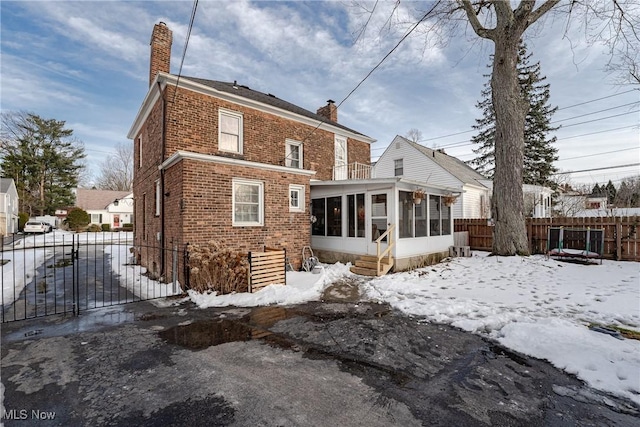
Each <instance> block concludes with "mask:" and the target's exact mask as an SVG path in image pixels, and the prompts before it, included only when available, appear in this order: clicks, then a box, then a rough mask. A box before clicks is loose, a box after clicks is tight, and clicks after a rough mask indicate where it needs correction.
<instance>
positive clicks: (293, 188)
mask: <svg viewBox="0 0 640 427" xmlns="http://www.w3.org/2000/svg"><path fill="white" fill-rule="evenodd" d="M294 192H296V193H298V206H294V205H293V198H292V197H291V195H292V193H294ZM304 210H305V208H304V185H296V184H290V185H289V212H304Z"/></svg>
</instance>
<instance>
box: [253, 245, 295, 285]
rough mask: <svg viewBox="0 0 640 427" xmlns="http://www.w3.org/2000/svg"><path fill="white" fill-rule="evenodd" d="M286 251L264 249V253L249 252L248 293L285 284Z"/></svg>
mask: <svg viewBox="0 0 640 427" xmlns="http://www.w3.org/2000/svg"><path fill="white" fill-rule="evenodd" d="M286 260H287V250H286V249H271V248H266V247H265V248H264V252H249V292H256V291H259V290H260V289H262V288H264V287H265V286H268V285H272V284H274V283H280V284H283V285H286V284H287V268H286Z"/></svg>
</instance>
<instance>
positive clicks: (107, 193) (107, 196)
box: [76, 188, 131, 211]
mask: <svg viewBox="0 0 640 427" xmlns="http://www.w3.org/2000/svg"><path fill="white" fill-rule="evenodd" d="M129 194H131V191H112V190H89V189H85V188H78V189H77V192H76V206H78V207H79V208H82V209H84V210H85V211H86V210H102V209H106V208H107V206H109V204H110V203H113V201H114V200H115V199H123V198H125V197H126V196H128V195H129Z"/></svg>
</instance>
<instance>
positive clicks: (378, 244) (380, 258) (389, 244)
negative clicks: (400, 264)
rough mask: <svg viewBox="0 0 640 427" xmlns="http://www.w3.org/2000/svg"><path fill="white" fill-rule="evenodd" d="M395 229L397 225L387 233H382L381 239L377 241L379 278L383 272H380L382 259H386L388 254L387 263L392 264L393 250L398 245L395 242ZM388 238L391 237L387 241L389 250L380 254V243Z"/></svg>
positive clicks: (377, 270) (377, 271) (377, 272)
mask: <svg viewBox="0 0 640 427" xmlns="http://www.w3.org/2000/svg"><path fill="white" fill-rule="evenodd" d="M395 228H396V225H395V224H393V225H392V226H391V227H389V228H388V229H387V231H385V232H384V233H382V234H381V235H380V237H378V238H377V239H376V255H377V264H376V274H377V275H378V276H379V275H380V273H381V272H382V270H380V261H381V260H382V258H384V256H385V255H387V254H388V255H387V263H388V264H391V249H393V247H394V246H395V245H396V243H395V242H394V240H393V230H394V229H395ZM386 236H389V238H388V239H387V249H385V250H384V251H382V253H380V243H381V242H382V239H384V238H385V237H386Z"/></svg>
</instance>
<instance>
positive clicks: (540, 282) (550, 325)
mask: <svg viewBox="0 0 640 427" xmlns="http://www.w3.org/2000/svg"><path fill="white" fill-rule="evenodd" d="M487 255H488V254H487V253H482V252H480V253H478V252H474V253H473V256H472V257H471V258H453V259H451V260H450V261H447V262H444V263H441V264H438V265H435V266H431V267H427V268H423V269H419V270H415V271H412V272H407V273H399V274H393V275H388V276H384V277H380V278H376V279H374V280H371V281H370V282H368V283H366V284H365V285H364V292H365V295H366V296H367V297H368V298H369V299H373V300H380V301H385V302H388V303H390V304H391V305H392V306H393V307H395V308H398V309H400V310H402V311H403V312H405V313H407V314H410V315H416V316H424V317H425V319H427V320H428V321H433V322H440V323H447V324H450V325H453V326H456V327H459V328H461V329H463V330H466V331H470V332H476V333H480V334H484V335H486V336H489V337H491V338H494V339H497V340H498V341H499V342H500V343H502V344H503V345H505V346H507V347H509V348H511V349H513V350H516V351H519V352H521V353H524V354H528V355H530V356H533V357H537V358H540V359H546V360H548V361H549V362H551V363H552V364H553V365H554V366H556V367H558V368H560V369H563V370H565V371H566V372H569V373H572V374H576V375H577V376H578V377H579V378H581V379H582V380H584V381H585V382H587V383H588V384H590V385H591V386H593V387H594V388H596V389H600V390H605V391H608V392H611V393H614V394H617V395H620V396H624V397H627V398H629V399H631V400H633V401H634V402H636V403H638V404H640V341H638V340H631V339H624V340H620V339H617V338H614V337H612V336H610V335H607V334H603V333H599V332H595V331H592V330H590V329H589V328H588V326H589V324H590V323H598V324H601V325H617V326H621V327H624V328H627V329H632V330H636V331H640V264H639V263H634V262H614V261H607V260H604V261H603V263H602V265H595V264H594V265H581V264H572V263H565V262H560V261H555V260H552V259H545V257H543V256H531V257H491V256H487Z"/></svg>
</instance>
